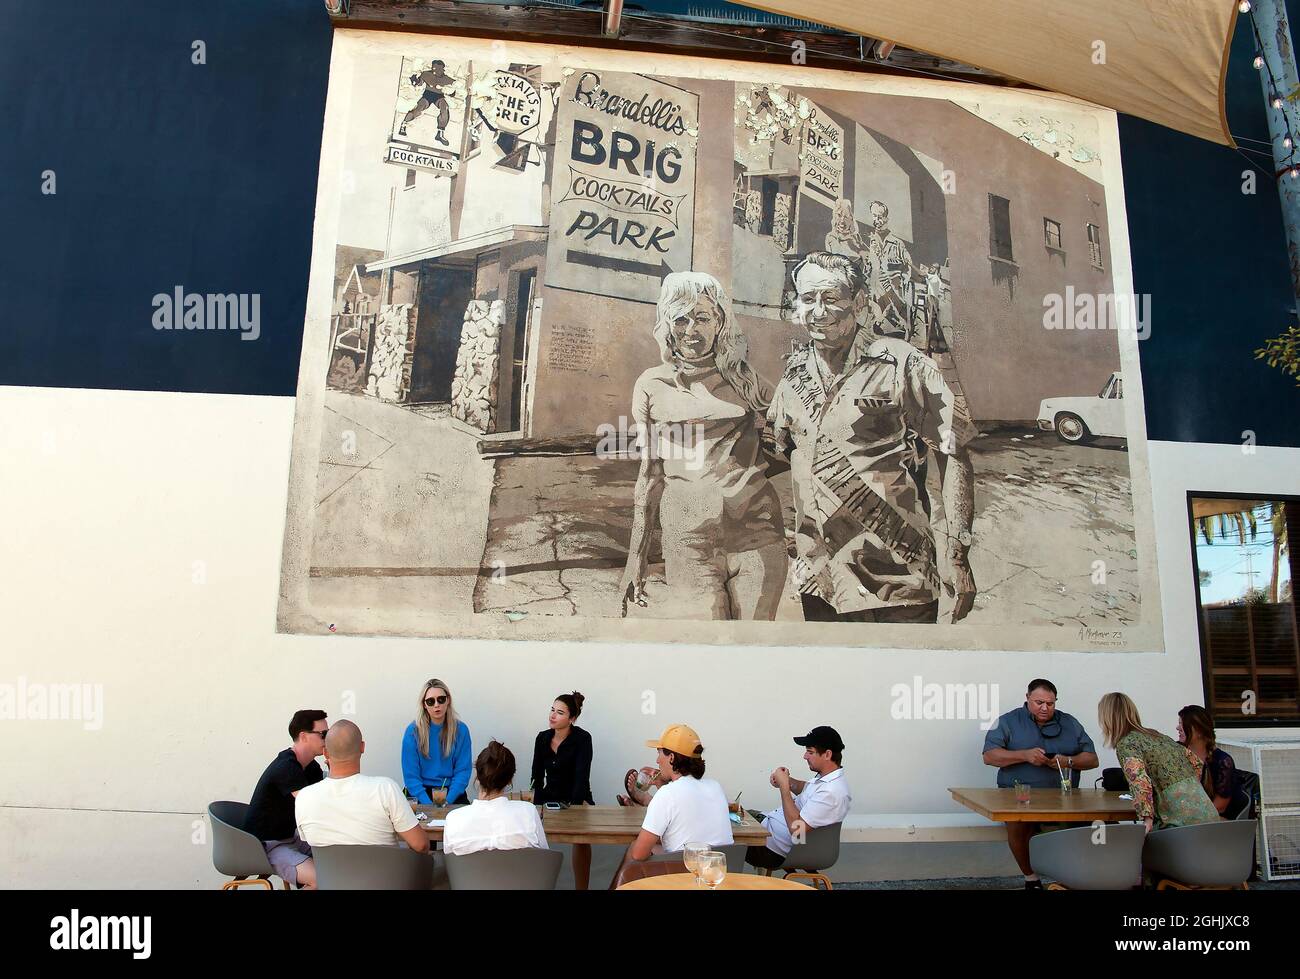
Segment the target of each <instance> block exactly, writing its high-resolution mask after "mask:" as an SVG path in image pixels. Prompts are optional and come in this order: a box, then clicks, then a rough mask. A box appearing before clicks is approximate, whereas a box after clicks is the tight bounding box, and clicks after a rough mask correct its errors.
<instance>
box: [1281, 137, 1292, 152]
mask: <svg viewBox="0 0 1300 979" xmlns="http://www.w3.org/2000/svg"><path fill="white" fill-rule="evenodd" d="M1282 145H1283V146H1284V147H1286V148H1287V149H1290V148H1291V137H1290V136H1283V137H1282Z"/></svg>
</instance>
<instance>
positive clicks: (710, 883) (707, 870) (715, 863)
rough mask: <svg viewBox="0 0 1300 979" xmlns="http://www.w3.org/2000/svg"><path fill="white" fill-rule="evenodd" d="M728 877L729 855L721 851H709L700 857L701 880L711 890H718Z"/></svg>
mask: <svg viewBox="0 0 1300 979" xmlns="http://www.w3.org/2000/svg"><path fill="white" fill-rule="evenodd" d="M726 876H727V855H726V854H725V853H722V852H721V851H719V850H708V851H706V852H705V853H703V854H701V855H700V879H701V880H703V881H704V886H705V887H707V888H708V889H709V890H711V891H712V890H716V889H717V887H718V885H719V884H721V883H722V882H723V880H725V879H726Z"/></svg>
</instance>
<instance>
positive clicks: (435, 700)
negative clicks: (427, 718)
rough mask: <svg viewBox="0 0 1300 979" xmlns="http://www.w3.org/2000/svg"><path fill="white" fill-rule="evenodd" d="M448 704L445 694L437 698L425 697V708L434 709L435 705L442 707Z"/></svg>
mask: <svg viewBox="0 0 1300 979" xmlns="http://www.w3.org/2000/svg"><path fill="white" fill-rule="evenodd" d="M446 702H447V695H446V694H445V693H441V694H438V696H436V697H425V698H424V706H425V707H432V706H433V705H434V704H438V705H440V706H441V705H442V704H445V703H446Z"/></svg>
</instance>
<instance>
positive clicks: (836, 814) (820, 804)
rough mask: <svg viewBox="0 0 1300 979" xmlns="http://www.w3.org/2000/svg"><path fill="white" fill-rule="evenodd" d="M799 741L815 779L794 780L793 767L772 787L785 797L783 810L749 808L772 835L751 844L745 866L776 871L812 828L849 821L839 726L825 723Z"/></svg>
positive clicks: (776, 777)
mask: <svg viewBox="0 0 1300 979" xmlns="http://www.w3.org/2000/svg"><path fill="white" fill-rule="evenodd" d="M794 743H795V744H797V745H799V746H800V747H802V748H803V749H804V752H803V760H804V761H805V762H807V763H808V769H809V771H811V772H813V774H814V777H813V778H811V779H809V780H808V781H806V782H803V781H800V780H799V779H797V778H791V777H790V769H788V768H778V769H777V770H776V771H774V772H773V773H772V778H771V782H772V787H773V788H775V789H777V790H779V791H780V793H781V806H780V808H778V809H773V810H771V811H769V812H758V811H756V810H750V815H751V816H753V817H754V818H755V819H757V820H758V821H759V822H761V823H762V824H763V826H764V828H766V829H767V831H768V837H767V842H766V843H765V844H764V845H763V846H751V847H750V848H749V849H748V851H747V852H746V853H745V862H746V863H748V864H750V865H751V866H754V867H762V868H765V869H767V870H776V869H777V868H778V867H780V866H781V864H783V863H785V858H786V856H787V855H789V853H790V849H791V848H792V847H793V846H794V844H795V842H796V841H798V842H803V840H804V838H805V836H806V834H807V832H808V830H810V829H816V828H817V827H818V826H830V825H831V824H833V823H840V822H843V821H844V817H845V816H847V815H848V814H849V806H850V805H851V804H852V802H853V796H852V795H850V794H849V781H848V779H846V778H845V777H844V769H843V767H842V766H841V762H842V760H843V758H844V742H843V741H841V740H840V736H839V734H838V733H837V732H836V730H835V728H833V727H827V726H826V725H824V724H823V725H821V726H820V727H815V728H813V729H812V730H811V731H809V732H808V733H807V734H806V735H804V736H803V737H802V738H795V739H794Z"/></svg>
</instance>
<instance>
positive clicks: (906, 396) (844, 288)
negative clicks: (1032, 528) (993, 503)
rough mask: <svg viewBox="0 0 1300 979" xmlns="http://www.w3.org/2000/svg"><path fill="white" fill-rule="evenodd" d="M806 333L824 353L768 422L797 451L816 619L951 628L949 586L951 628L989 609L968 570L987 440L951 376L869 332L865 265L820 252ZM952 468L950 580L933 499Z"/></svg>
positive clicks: (789, 379)
mask: <svg viewBox="0 0 1300 979" xmlns="http://www.w3.org/2000/svg"><path fill="white" fill-rule="evenodd" d="M794 286H795V304H794V316H795V320H796V322H798V323H799V324H800V325H802V326H803V327H804V328H805V329H806V330H807V331H808V335H809V337H810V339H811V343H809V344H808V345H807V346H804V347H801V348H799V349H798V350H796V352H795V353H794V354H793V355H792V356H791V357H790V358H789V361H788V363H787V367H786V371H785V375H784V376H783V377H782V379H781V382H780V384H779V385H778V386H777V390H776V393H775V394H774V396H773V399H772V404H771V407H770V408H769V410H768V421H769V423H770V425H771V427H772V433H773V437H774V440H775V443H776V445H777V447H778V448H780V449H781V450H783V451H790V449H791V446H793V451H790V458H791V468H792V473H793V478H794V483H795V500H796V514H795V521H796V537H797V548H798V560H797V561H796V562H795V566H794V575H795V585H796V587H797V589H798V591H799V593H800V600H801V602H802V604H803V611H804V618H805V620H807V621H816V622H836V621H839V622H937V621H938V616H939V595H940V589H941V588H946V589H947V590H948V593H949V594H950V595H955V604H954V607H953V611H952V619H951V621H953V622H956V621H958V620H959V619H962V618H964V617H965V616H966V614H967V613H968V612H969V611H970V610H971V607H972V605H973V604H974V601H975V579H974V576H973V575H972V574H971V569H970V564H969V561H968V559H967V555H968V552H969V550H970V546H971V536H970V528H971V519H972V516H973V509H974V471H973V469H972V467H971V462H970V458H969V455H968V453H967V450H966V445H967V443H968V442H969V441H970V440H971V439H972V438H974V436H975V434H976V431H975V427H974V425H973V424H972V423H971V420H970V418H969V416H968V415H967V413H966V410H965V407H964V405H963V403H962V402H961V401H960V399H958V398H957V397H956V396H955V395H954V394H953V392H952V390H951V389H950V388H949V386H948V384H947V383H946V382H945V380H944V378H943V374H942V373H941V372H940V370H939V367H938V365H937V364H935V362H934V361H932V360H931V359H930V358H929V357H927V356H925V355H924V354H922V353H921V352H920V351H918V350H916V349H915V348H914V347H913V346H911V344H909V343H907V342H906V341H904V340H901V339H897V338H893V337H880V336H876V335H874V334H873V333H872V331H871V330H870V328H868V327H860V326H859V324H858V316H859V314H860V313H861V312H862V310H863V309H864V308H865V306H866V304H867V302H868V301H869V291H868V286H867V283H866V282H865V281H864V279H863V276H862V270H861V267H860V266H859V265H858V264H857V263H855V262H854V261H853V260H852V259H849V258H846V257H845V256H842V255H834V254H831V253H829V252H813V253H812V254H810V255H808V256H807V258H805V259H804V260H803V261H802V262H801V263H800V264H799V265H798V266H796V267H795V270H794ZM931 452H933V453H934V454H935V455H936V457H937V459H938V463H939V473H940V482H941V484H942V493H943V511H944V525H943V527H942V533H940V534H939V535H938V540H939V541H940V542H941V543H940V544H939V546H941V547H942V548H943V549H944V554H945V555H946V557H947V563H948V565H949V568H950V578H949V580H948V581H947V582H942V583H941V580H940V575H939V569H938V563H939V561H938V558H939V555H938V553H937V550H936V528H935V527H934V526H933V525H932V521H931V509H932V508H931V504H930V498H929V495H928V492H927V490H926V467H927V461H928V457H929V453H931Z"/></svg>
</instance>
